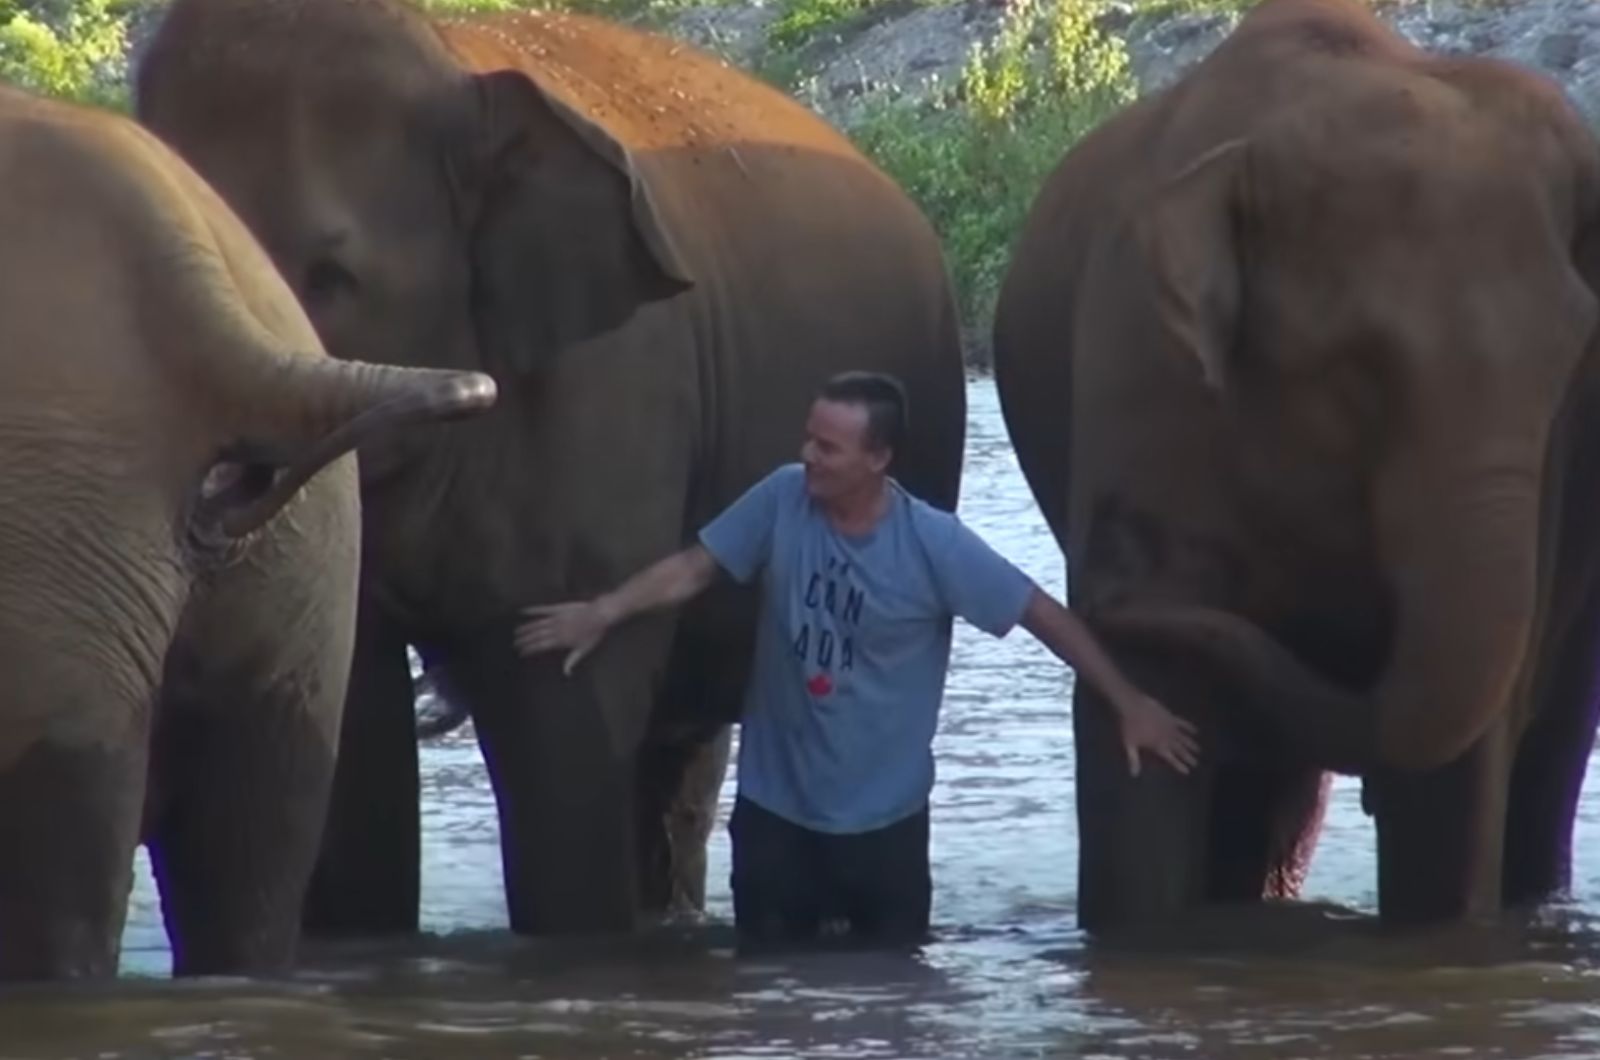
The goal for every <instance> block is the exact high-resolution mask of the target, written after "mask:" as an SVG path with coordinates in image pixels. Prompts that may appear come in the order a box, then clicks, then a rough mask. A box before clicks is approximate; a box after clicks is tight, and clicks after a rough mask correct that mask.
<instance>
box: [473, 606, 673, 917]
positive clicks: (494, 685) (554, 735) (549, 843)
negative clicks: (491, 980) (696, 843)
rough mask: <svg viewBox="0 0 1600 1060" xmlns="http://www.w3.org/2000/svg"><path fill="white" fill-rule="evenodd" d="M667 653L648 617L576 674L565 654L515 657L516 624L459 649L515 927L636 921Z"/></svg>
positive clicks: (614, 636) (611, 641)
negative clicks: (656, 692)
mask: <svg viewBox="0 0 1600 1060" xmlns="http://www.w3.org/2000/svg"><path fill="white" fill-rule="evenodd" d="M665 654H666V638H665V637H664V636H662V632H661V629H660V624H659V623H655V624H652V622H651V620H649V619H645V620H642V621H636V622H634V623H630V624H629V625H628V626H626V627H624V628H621V629H618V630H615V631H614V632H613V633H612V635H611V636H610V637H609V638H607V641H606V643H605V644H604V645H602V647H601V649H600V650H598V651H596V652H595V654H594V655H593V656H591V657H590V658H589V659H587V660H585V661H584V663H583V665H581V666H580V667H578V669H577V670H575V671H574V672H573V674H572V675H571V676H570V677H566V676H563V675H562V673H561V668H560V664H559V660H556V659H521V658H518V657H517V655H516V654H515V652H514V651H513V649H512V631H511V628H510V627H509V626H506V627H503V628H502V629H499V630H497V631H493V632H491V633H488V634H485V635H483V636H479V637H476V638H474V639H473V641H472V643H471V645H470V646H466V647H463V648H462V649H461V650H460V651H459V652H457V653H456V654H454V655H452V657H451V664H450V672H451V675H452V677H454V678H455V680H456V683H457V687H458V688H459V689H460V690H461V692H462V694H463V695H465V696H466V698H467V701H468V702H469V703H470V704H471V706H472V718H473V726H474V728H475V730H476V732H477V735H478V743H479V746H480V747H481V748H482V750H483V755H484V761H485V763H486V764H487V766H488V769H489V777H490V780H491V782H492V783H493V785H494V793H495V800H496V803H497V804H498V807H499V811H500V846H501V855H502V861H503V865H504V871H505V882H506V905H507V909H508V912H509V914H510V920H511V928H512V930H513V931H516V932H519V933H522V934H530V935H553V934H581V933H601V932H614V931H627V930H631V929H632V928H633V927H634V925H635V923H636V918H637V914H638V909H639V887H638V883H639V875H638V869H637V847H636V839H635V829H634V824H635V815H636V813H637V812H638V811H637V806H636V803H635V799H634V789H635V779H636V774H635V770H636V766H637V747H638V745H639V743H640V738H641V736H642V730H643V726H644V723H645V721H646V720H647V719H648V717H649V713H650V706H651V703H652V702H653V695H652V689H651V681H652V678H653V675H656V674H659V673H660V672H661V669H662V664H663V662H664V657H665Z"/></svg>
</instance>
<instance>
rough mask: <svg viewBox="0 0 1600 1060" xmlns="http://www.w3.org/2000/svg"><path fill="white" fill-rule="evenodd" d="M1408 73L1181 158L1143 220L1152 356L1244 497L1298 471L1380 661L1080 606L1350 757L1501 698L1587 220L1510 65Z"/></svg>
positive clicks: (1427, 762) (1550, 108)
mask: <svg viewBox="0 0 1600 1060" xmlns="http://www.w3.org/2000/svg"><path fill="white" fill-rule="evenodd" d="M1415 61H1420V60H1419V59H1406V60H1405V61H1403V62H1397V63H1393V64H1388V65H1386V66H1380V65H1379V64H1370V68H1369V69H1366V70H1365V71H1364V72H1363V73H1362V74H1361V76H1362V77H1365V78H1366V79H1367V81H1366V82H1365V83H1364V84H1362V85H1360V86H1358V89H1359V90H1358V91H1355V92H1351V93H1344V92H1341V93H1336V94H1333V95H1332V97H1331V98H1333V99H1334V100H1335V103H1334V104H1333V105H1331V106H1326V107H1322V108H1320V109H1319V108H1313V107H1306V108H1300V109H1296V110H1292V111H1290V112H1289V113H1290V115H1291V118H1292V120H1283V121H1277V122H1273V123H1268V124H1266V125H1264V126H1259V127H1257V129H1255V130H1254V131H1253V132H1252V133H1250V134H1249V135H1248V136H1246V137H1244V138H1240V139H1235V140H1231V141H1229V142H1226V143H1222V144H1221V145H1220V146H1213V147H1211V148H1210V149H1209V150H1205V151H1203V152H1202V153H1199V154H1198V155H1197V156H1196V157H1194V161H1193V163H1192V164H1191V165H1189V166H1187V167H1186V168H1184V169H1183V170H1181V171H1180V172H1177V173H1176V174H1174V175H1173V176H1172V177H1171V178H1170V179H1169V180H1167V181H1166V182H1165V184H1163V185H1162V186H1161V187H1159V188H1158V189H1156V191H1155V193H1154V194H1153V196H1152V198H1151V200H1150V201H1149V203H1148V208H1147V209H1146V210H1145V211H1144V212H1143V213H1142V215H1141V218H1140V221H1139V224H1138V232H1137V239H1138V246H1139V247H1140V251H1141V254H1142V257H1143V260H1144V261H1145V262H1146V264H1147V267H1148V272H1149V276H1150V277H1151V280H1152V284H1153V287H1152V290H1153V293H1154V299H1155V304H1156V305H1157V306H1158V307H1159V313H1160V319H1161V326H1162V331H1163V334H1164V336H1165V338H1164V345H1166V346H1168V347H1169V348H1170V349H1171V351H1172V357H1173V364H1174V365H1176V366H1177V367H1176V369H1175V370H1179V371H1189V372H1193V373H1195V375H1196V376H1198V377H1200V378H1202V379H1203V382H1204V386H1205V387H1206V388H1207V389H1208V390H1209V393H1210V396H1211V400H1212V401H1214V402H1215V403H1216V405H1217V406H1218V407H1219V408H1220V410H1221V413H1222V417H1223V419H1224V421H1225V422H1226V423H1227V425H1228V427H1227V430H1228V432H1229V433H1230V435H1231V442H1230V444H1231V445H1233V447H1234V451H1236V452H1237V453H1239V454H1242V456H1241V458H1240V463H1241V465H1242V466H1243V467H1244V468H1245V471H1244V472H1243V474H1242V475H1241V483H1240V490H1241V494H1242V495H1245V496H1255V497H1257V499H1258V500H1259V497H1261V496H1265V495H1266V494H1267V492H1269V491H1257V490H1254V489H1253V487H1252V484H1251V482H1250V481H1249V480H1250V474H1251V472H1250V468H1251V467H1257V468H1267V469H1270V470H1269V471H1268V472H1267V473H1269V474H1272V475H1275V476H1276V477H1277V480H1278V482H1279V483H1280V486H1281V483H1283V482H1285V481H1288V482H1293V481H1294V478H1293V477H1288V476H1286V475H1285V469H1292V474H1293V476H1296V477H1300V478H1303V479H1306V480H1307V481H1311V482H1315V483H1316V484H1317V485H1316V487H1315V488H1316V490H1317V491H1318V492H1317V496H1318V497H1319V498H1320V502H1319V503H1318V504H1312V505H1310V506H1309V507H1307V506H1305V505H1304V504H1302V506H1301V509H1300V512H1299V514H1298V515H1294V516H1291V515H1287V514H1286V513H1283V512H1277V513H1270V514H1271V515H1272V516H1273V517H1274V518H1277V517H1279V516H1282V517H1283V518H1284V520H1285V522H1284V525H1287V524H1288V523H1289V522H1292V521H1293V519H1294V518H1301V519H1305V518H1308V517H1309V518H1310V519H1312V520H1315V521H1318V522H1320V523H1322V524H1323V525H1321V526H1319V527H1318V528H1317V530H1318V533H1319V534H1320V535H1321V536H1322V537H1323V539H1328V538H1338V539H1340V540H1341V543H1342V547H1347V548H1350V549H1356V550H1363V551H1364V552H1365V554H1368V555H1371V556H1372V557H1373V558H1374V560H1375V561H1376V564H1377V566H1378V569H1380V570H1381V571H1382V572H1383V575H1384V578H1385V581H1386V584H1387V592H1388V596H1389V598H1390V606H1389V614H1388V616H1387V617H1386V619H1385V621H1387V622H1388V623H1389V624H1390V626H1391V630H1390V634H1391V635H1390V636H1389V638H1388V643H1389V645H1390V647H1389V652H1388V657H1387V659H1386V660H1384V662H1383V667H1382V670H1381V674H1380V675H1379V676H1378V677H1377V679H1376V681H1375V683H1374V685H1373V686H1372V687H1370V688H1355V689H1352V688H1349V687H1344V686H1339V685H1335V684H1333V683H1331V682H1329V681H1328V680H1326V679H1324V678H1323V677H1321V676H1320V675H1318V674H1316V673H1313V672H1312V671H1311V670H1309V669H1308V668H1307V667H1306V666H1305V665H1303V664H1302V662H1301V661H1300V660H1299V659H1298V658H1297V657H1296V656H1294V655H1292V654H1291V653H1290V652H1289V651H1288V650H1287V649H1285V648H1284V647H1283V646H1282V645H1281V644H1279V643H1277V642H1276V641H1275V640H1274V639H1273V638H1272V637H1271V636H1269V635H1268V634H1267V633H1266V632H1264V631H1263V630H1262V629H1261V628H1259V627H1257V626H1255V625H1254V624H1252V623H1251V622H1248V621H1246V620H1244V619H1243V618H1241V617H1240V616H1238V615H1236V614H1232V613H1225V612H1222V611H1220V610H1212V609H1208V608H1201V607H1197V606H1179V605H1164V604H1155V603H1150V602H1125V603H1123V604H1121V605H1118V606H1109V607H1106V608H1103V609H1101V610H1100V612H1099V613H1098V614H1097V615H1096V616H1095V621H1096V623H1097V625H1098V627H1099V628H1100V629H1101V630H1102V631H1103V632H1104V633H1105V634H1106V635H1108V636H1111V637H1113V638H1133V639H1136V640H1144V641H1147V642H1151V641H1153V642H1158V643H1162V642H1164V643H1171V644H1176V645H1179V646H1181V647H1182V648H1183V649H1185V650H1193V651H1196V652H1199V653H1200V654H1201V655H1202V656H1205V657H1210V658H1211V659H1213V660H1214V661H1215V662H1217V663H1218V664H1220V666H1221V668H1222V670H1223V671H1225V672H1226V673H1228V674H1229V675H1231V677H1232V678H1233V679H1234V680H1235V683H1236V685H1237V687H1238V688H1239V690H1240V691H1241V694H1242V698H1243V699H1244V700H1245V701H1246V702H1248V703H1249V704H1251V705H1253V706H1254V707H1255V708H1256V709H1259V710H1264V711H1267V712H1268V713H1269V714H1270V715H1271V716H1272V717H1273V718H1274V719H1275V720H1277V721H1278V722H1281V726H1280V727H1281V729H1282V730H1283V732H1284V733H1285V734H1286V735H1287V736H1288V737H1289V738H1290V739H1291V740H1294V741H1296V742H1298V743H1299V744H1300V745H1301V748H1302V749H1303V750H1304V751H1305V752H1306V753H1307V755H1308V756H1309V757H1310V758H1311V759H1312V760H1314V761H1320V762H1323V763H1325V764H1327V765H1330V766H1333V767H1336V768H1341V769H1345V770H1349V771H1352V772H1361V771H1365V770H1368V769H1372V768H1376V767H1379V766H1391V767H1399V768H1409V769H1422V768H1431V767H1436V766H1440V765H1442V764H1444V763H1446V762H1449V761H1452V760H1453V759H1455V758H1456V757H1457V756H1458V755H1459V754H1460V753H1461V752H1463V751H1464V750H1465V749H1466V748H1467V747H1469V746H1470V745H1471V744H1472V743H1473V742H1474V741H1475V740H1476V739H1477V738H1478V737H1479V736H1480V735H1481V734H1482V733H1483V732H1484V731H1485V730H1486V728H1487V727H1488V726H1489V725H1490V723H1491V722H1492V721H1493V720H1494V719H1495V718H1496V717H1497V716H1499V715H1501V714H1502V713H1503V712H1504V711H1505V710H1507V709H1508V705H1509V704H1510V703H1511V702H1512V700H1513V698H1514V695H1515V689H1516V686H1517V684H1518V682H1519V681H1520V680H1522V679H1523V678H1522V674H1523V670H1524V664H1525V662H1526V659H1525V656H1526V655H1527V654H1528V649H1529V645H1530V643H1531V640H1532V637H1533V634H1534V630H1535V628H1536V626H1537V624H1538V623H1539V621H1540V620H1541V619H1540V613H1541V606H1542V605H1541V599H1542V597H1543V595H1544V590H1543V587H1542V584H1541V580H1542V579H1543V578H1547V577H1548V571H1541V567H1540V564H1541V560H1542V558H1545V553H1546V552H1547V548H1546V545H1547V544H1548V543H1547V542H1544V541H1541V533H1542V531H1541V506H1542V505H1543V504H1544V503H1545V498H1546V496H1547V493H1548V485H1549V483H1548V481H1547V479H1548V478H1549V476H1550V475H1551V469H1550V466H1549V462H1548V461H1549V457H1548V454H1549V453H1550V450H1551V439H1552V434H1553V432H1554V431H1555V430H1556V429H1557V426H1558V423H1559V421H1560V419H1561V417H1562V414H1563V410H1564V408H1565V407H1566V402H1567V401H1568V399H1569V395H1570V393H1571V392H1572V390H1573V387H1574V385H1575V381H1576V380H1577V378H1578V377H1579V373H1580V369H1581V365H1582V363H1583V362H1584V359H1585V351H1586V349H1587V348H1588V347H1589V345H1590V343H1591V341H1592V339H1593V336H1594V331H1595V323H1596V298H1595V292H1594V289H1593V287H1592V285H1591V284H1590V283H1586V282H1585V277H1584V274H1583V271H1582V270H1581V268H1580V265H1579V262H1578V261H1577V259H1576V256H1575V255H1576V248H1577V247H1578V245H1579V243H1580V241H1581V239H1582V237H1583V236H1584V233H1585V232H1586V231H1587V226H1589V225H1590V224H1592V222H1593V221H1594V219H1595V217H1596V211H1595V207H1596V198H1595V193H1596V189H1597V185H1596V175H1597V172H1600V170H1597V164H1596V155H1595V148H1594V145H1593V142H1592V139H1591V137H1590V134H1589V133H1588V132H1587V130H1585V129H1584V128H1583V126H1582V123H1581V122H1580V121H1579V119H1578V118H1577V117H1576V115H1575V113H1574V112H1573V111H1572V109H1571V108H1570V107H1569V106H1568V105H1567V104H1566V103H1565V102H1564V101H1563V100H1561V99H1560V98H1559V95H1558V94H1557V93H1556V92H1555V90H1554V89H1553V88H1551V87H1549V86H1545V85H1544V84H1542V83H1540V82H1536V81H1533V80H1532V79H1531V78H1528V77H1526V76H1525V75H1522V74H1518V73H1514V72H1512V71H1510V70H1509V69H1506V68H1500V67H1495V66H1491V65H1489V64H1481V65H1474V66H1471V67H1467V66H1458V67H1455V68H1452V69H1441V70H1439V71H1437V72H1434V73H1432V74H1431V75H1430V76H1426V77H1422V76H1417V74H1416V72H1415V71H1414V69H1413V68H1412V66H1411V64H1412V63H1413V62H1415ZM1341 76H1344V75H1341ZM1196 91H1200V89H1196ZM1252 91H1253V90H1252ZM1352 101H1353V102H1352ZM1290 489H1291V490H1293V489H1295V487H1292V486H1291V487H1290ZM1301 500H1302V501H1303V500H1304V497H1303V496H1302V497H1301ZM1261 503H1265V504H1266V505H1268V506H1269V507H1270V505H1271V503H1272V502H1271V501H1270V500H1266V501H1264V502H1261Z"/></svg>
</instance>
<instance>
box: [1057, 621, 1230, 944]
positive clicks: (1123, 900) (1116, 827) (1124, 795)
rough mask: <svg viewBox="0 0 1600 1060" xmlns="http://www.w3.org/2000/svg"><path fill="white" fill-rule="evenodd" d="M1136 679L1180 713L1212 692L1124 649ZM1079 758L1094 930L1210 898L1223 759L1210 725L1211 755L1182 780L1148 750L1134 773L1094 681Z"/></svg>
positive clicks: (1087, 901) (1081, 691)
mask: <svg viewBox="0 0 1600 1060" xmlns="http://www.w3.org/2000/svg"><path fill="white" fill-rule="evenodd" d="M1117 660H1118V662H1119V663H1120V664H1121V665H1122V666H1123V668H1124V670H1125V672H1126V673H1127V674H1128V676H1129V678H1130V679H1131V680H1132V681H1133V683H1134V684H1135V685H1136V686H1138V687H1140V688H1143V689H1145V690H1146V691H1147V692H1149V693H1150V694H1151V695H1154V696H1156V697H1157V698H1159V699H1161V700H1162V701H1163V702H1165V703H1166V704H1167V705H1168V706H1169V707H1172V708H1173V709H1175V710H1180V711H1181V710H1182V709H1183V706H1184V704H1187V703H1192V702H1194V701H1195V700H1196V695H1195V691H1196V689H1197V688H1201V689H1203V686H1199V685H1197V684H1195V683H1193V682H1191V681H1189V680H1187V679H1188V678H1190V677H1191V676H1192V675H1190V674H1187V673H1184V672H1181V671H1180V670H1178V669H1177V668H1175V667H1171V666H1163V665H1162V664H1161V662H1160V661H1158V660H1156V659H1155V658H1153V657H1152V656H1149V655H1143V654H1141V653H1137V652H1135V651H1132V650H1130V651H1127V652H1119V653H1118V656H1117ZM1073 700H1074V702H1073V708H1072V714H1073V719H1072V720H1073V734H1074V741H1075V753H1076V758H1077V800H1078V842H1079V851H1078V920H1079V924H1080V925H1081V926H1082V927H1083V928H1084V930H1086V931H1090V932H1103V933H1109V932H1113V931H1116V930H1118V929H1126V928H1137V927H1141V926H1144V925H1148V924H1151V923H1153V922H1156V921H1159V920H1163V919H1166V918H1169V917H1171V916H1174V915H1176V914H1178V913H1181V912H1182V911H1183V910H1184V909H1186V908H1189V907H1191V906H1194V905H1197V904H1199V903H1200V902H1201V901H1202V900H1203V899H1204V896H1205V885H1206V879H1205V875H1206V865H1207V842H1208V825H1209V816H1210V815H1209V805H1210V792H1211V787H1212V783H1213V779H1214V765H1213V764H1212V763H1211V762H1210V761H1209V760H1207V759H1206V757H1205V755H1206V750H1205V745H1206V743H1207V742H1208V741H1209V740H1210V739H1212V738H1214V733H1212V732H1210V731H1208V727H1205V726H1203V727H1202V732H1201V744H1202V752H1201V753H1202V761H1201V764H1200V767H1199V768H1198V769H1197V770H1196V771H1195V772H1194V773H1193V774H1191V775H1190V776H1188V777H1183V776H1180V775H1178V774H1177V773H1176V772H1174V771H1173V770H1172V769H1171V768H1169V767H1167V766H1166V765H1165V764H1163V763H1161V762H1158V761H1155V760H1154V759H1152V758H1151V757H1150V756H1148V755H1146V756H1145V758H1144V762H1143V766H1142V768H1141V771H1140V775H1139V776H1138V777H1133V776H1131V775H1130V774H1129V773H1128V765H1127V758H1126V756H1125V755H1124V753H1123V749H1122V744H1121V739H1120V736H1119V731H1118V727H1117V723H1116V717H1115V713H1114V711H1113V709H1112V707H1111V706H1110V704H1109V703H1108V702H1107V701H1106V700H1105V699H1104V698H1103V697H1102V696H1100V695H1099V694H1098V693H1096V692H1095V691H1094V690H1093V689H1091V688H1090V687H1089V685H1088V683H1087V682H1085V681H1082V680H1080V681H1078V682H1077V685H1076V688H1075V691H1074V693H1073Z"/></svg>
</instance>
